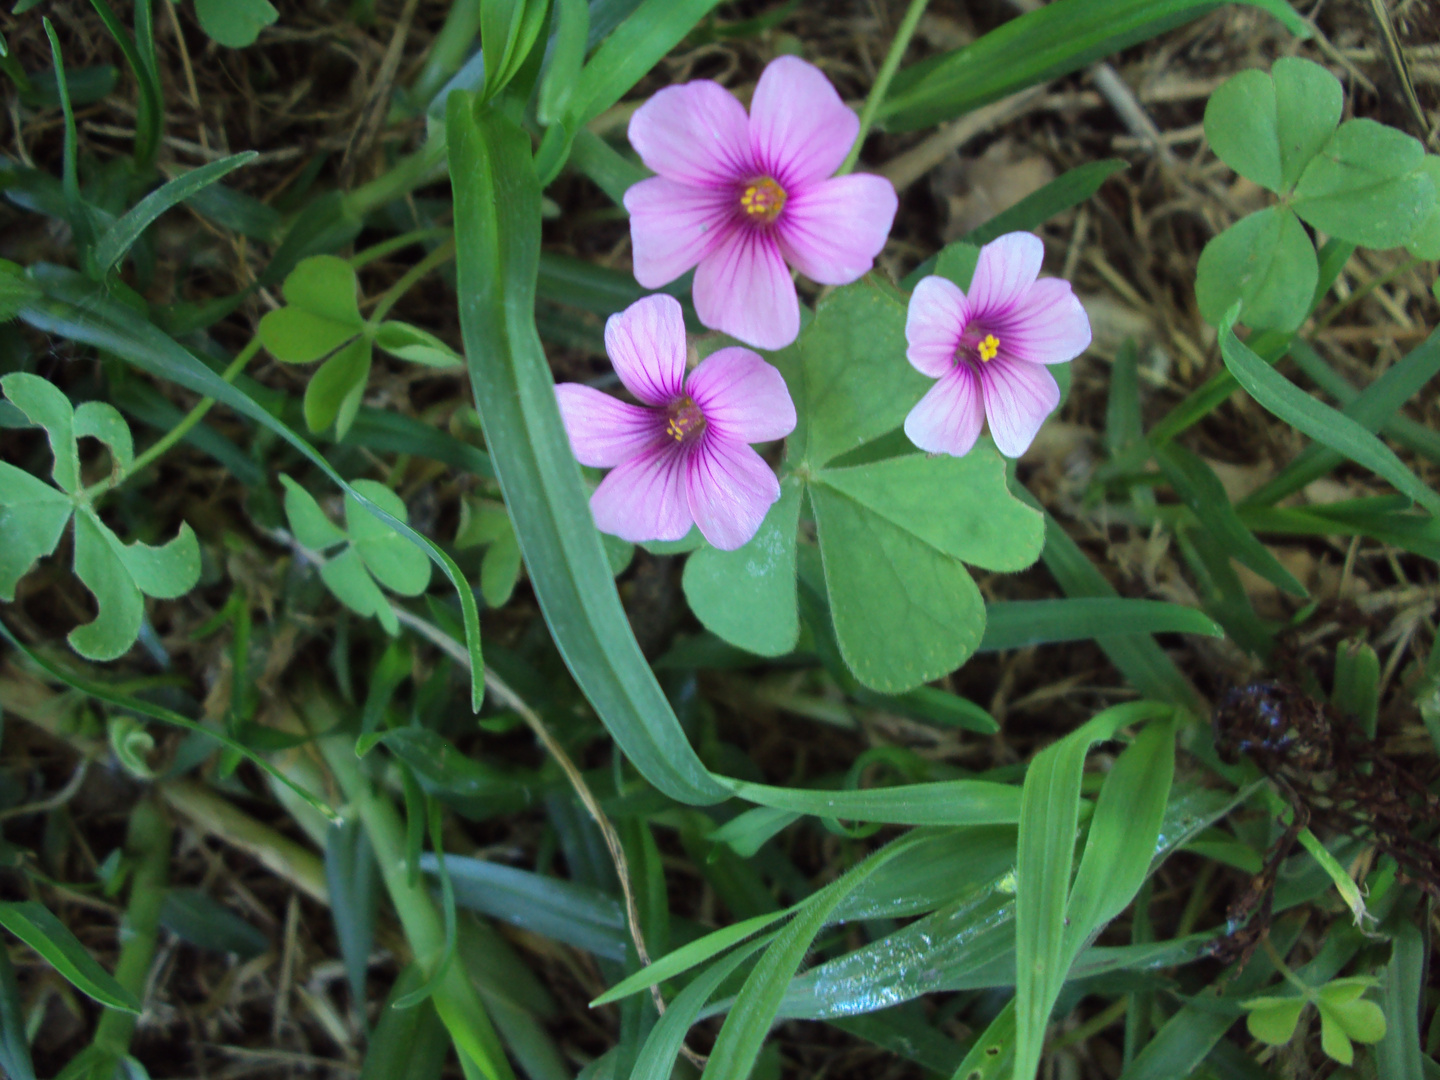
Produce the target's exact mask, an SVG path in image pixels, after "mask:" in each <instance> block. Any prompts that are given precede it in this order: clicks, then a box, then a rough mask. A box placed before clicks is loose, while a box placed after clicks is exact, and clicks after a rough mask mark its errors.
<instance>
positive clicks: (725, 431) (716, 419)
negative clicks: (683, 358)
mask: <svg viewBox="0 0 1440 1080" xmlns="http://www.w3.org/2000/svg"><path fill="white" fill-rule="evenodd" d="M685 392H686V393H687V394H689V395H690V397H691V398H693V399H694V401H695V404H696V405H699V406H700V411H701V412H702V413H703V414H704V415H705V423H706V426H707V427H708V428H709V429H710V431H712V432H713V433H714V434H715V435H717V436H719V437H721V438H724V439H729V440H732V441H734V442H739V443H757V442H770V441H771V440H772V439H783V438H784V437H785V436H786V435H789V434H790V432H792V431H794V430H795V403H794V402H793V401H791V400H790V391H789V389H788V388H787V387H786V386H785V380H784V378H783V377H782V376H781V375H780V372H779V371H777V370H776V369H775V368H774V367H773V366H772V365H770V364H767V363H766V362H765V361H764V360H762V359H760V357H759V356H757V355H756V354H755V353H753V352H751V351H750V350H749V349H741V348H736V347H734V346H732V347H731V348H728V349H720V350H719V351H717V352H714V353H711V354H710V355H709V356H707V357H706V358H705V359H704V360H702V361H700V366H699V367H697V368H696V369H695V370H694V371H692V372H691V373H690V379H689V381H688V382H686V384H685Z"/></svg>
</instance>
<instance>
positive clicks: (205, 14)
mask: <svg viewBox="0 0 1440 1080" xmlns="http://www.w3.org/2000/svg"><path fill="white" fill-rule="evenodd" d="M195 17H196V18H197V19H199V20H200V29H202V30H204V31H205V33H206V35H207V36H208V37H209V38H210V40H212V41H214V42H215V43H216V44H218V45H223V46H225V48H227V49H243V48H245V47H246V46H249V45H254V44H255V39H256V38H257V37H259V36H260V31H261V30H264V29H265V27H267V26H269V25H271V24H272V23H273V22H275V20H276V19H278V18H279V17H280V13H279V12H278V11H276V10H275V8H274V6H273V5H272V4H271V3H270V0H195Z"/></svg>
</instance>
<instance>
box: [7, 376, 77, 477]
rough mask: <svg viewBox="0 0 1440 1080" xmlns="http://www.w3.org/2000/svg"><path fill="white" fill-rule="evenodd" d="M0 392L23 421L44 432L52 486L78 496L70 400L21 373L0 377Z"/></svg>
mask: <svg viewBox="0 0 1440 1080" xmlns="http://www.w3.org/2000/svg"><path fill="white" fill-rule="evenodd" d="M0 390H3V391H4V392H5V396H6V397H7V398H9V399H10V402H11V404H13V405H14V406H15V407H16V408H17V409H19V410H20V411H21V412H22V413H24V414H25V418H26V419H27V420H29V421H30V422H31V423H32V424H35V425H37V426H39V427H42V428H44V429H45V435H46V436H47V437H48V438H49V440H50V453H51V454H52V455H53V456H54V458H55V466H54V470H53V473H52V475H53V476H54V477H55V483H56V484H58V485H59V486H60V489H61V490H62V491H66V492H69V493H70V494H71V495H75V494H78V493H79V491H80V457H79V454H78V453H77V452H76V449H75V431H74V424H75V409H74V407H73V406H71V404H70V399H69V398H67V397H66V396H65V395H64V394H63V393H61V392H60V390H59V388H58V387H56V386H55V385H54V384H53V383H50V382H48V381H47V380H45V379H42V378H40V376H38V375H30V374H27V373H25V372H16V373H14V374H12V375H6V376H4V377H0Z"/></svg>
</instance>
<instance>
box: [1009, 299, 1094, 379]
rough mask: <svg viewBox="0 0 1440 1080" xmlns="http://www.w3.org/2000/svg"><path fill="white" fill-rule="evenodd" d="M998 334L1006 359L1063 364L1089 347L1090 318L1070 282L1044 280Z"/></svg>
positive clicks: (1024, 300) (1013, 313)
mask: <svg viewBox="0 0 1440 1080" xmlns="http://www.w3.org/2000/svg"><path fill="white" fill-rule="evenodd" d="M995 333H996V334H997V335H998V336H999V338H1000V351H1001V352H1002V353H1004V354H1005V355H1007V356H1011V357H1014V358H1015V359H1016V360H1023V361H1025V362H1027V363H1031V364H1062V363H1064V362H1065V361H1066V360H1074V359H1075V357H1077V356H1079V355H1080V354H1081V353H1082V352H1084V351H1085V350H1086V349H1088V348H1089V347H1090V317H1089V316H1088V315H1086V314H1085V309H1084V308H1083V307H1081V306H1080V301H1079V300H1078V299H1077V298H1076V296H1075V293H1074V291H1073V290H1072V289H1071V288H1070V283H1069V282H1068V281H1063V280H1061V279H1060V278H1041V279H1040V280H1039V281H1037V282H1035V284H1034V285H1032V286H1030V288H1029V289H1028V290H1027V291H1026V292H1025V295H1024V296H1022V297H1021V298H1020V301H1019V303H1018V304H1017V305H1016V306H1015V309H1014V310H1013V311H1012V312H1011V313H1010V315H1009V317H1008V318H1006V319H1004V320H1003V321H1002V322H1000V323H999V324H998V325H997V326H996V327H995Z"/></svg>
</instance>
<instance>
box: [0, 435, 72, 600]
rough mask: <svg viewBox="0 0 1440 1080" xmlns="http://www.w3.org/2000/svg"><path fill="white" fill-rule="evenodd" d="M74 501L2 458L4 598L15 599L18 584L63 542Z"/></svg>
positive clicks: (0, 566) (0, 591)
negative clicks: (36, 564) (39, 560)
mask: <svg viewBox="0 0 1440 1080" xmlns="http://www.w3.org/2000/svg"><path fill="white" fill-rule="evenodd" d="M73 510H74V504H73V503H71V501H70V500H69V498H67V497H66V496H65V494H64V493H63V492H60V491H57V490H56V489H55V488H53V487H51V486H50V485H49V484H46V483H42V482H41V481H39V480H36V479H35V478H34V477H33V476H31V475H30V474H29V473H27V472H22V471H21V470H20V469H17V468H16V467H15V466H14V465H8V464H6V463H5V462H3V461H0V535H3V536H4V537H5V543H4V544H0V600H4V601H6V602H9V601H13V600H14V599H15V586H16V584H17V583H18V582H19V580H20V579H21V578H22V577H24V576H25V575H26V574H27V573H28V572H29V570H30V567H32V566H34V565H35V562H36V560H37V559H40V558H43V557H44V556H46V555H49V554H50V553H51V552H52V551H54V550H55V545H56V544H58V543H59V542H60V534H61V533H63V532H64V531H65V525H66V523H67V522H68V521H69V520H70V514H71V511H73Z"/></svg>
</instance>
